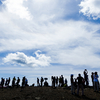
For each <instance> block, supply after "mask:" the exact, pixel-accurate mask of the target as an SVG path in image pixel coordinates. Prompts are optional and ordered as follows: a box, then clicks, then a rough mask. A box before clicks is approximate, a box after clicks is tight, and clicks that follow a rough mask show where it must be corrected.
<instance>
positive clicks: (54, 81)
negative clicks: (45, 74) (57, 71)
mask: <svg viewBox="0 0 100 100" xmlns="http://www.w3.org/2000/svg"><path fill="white" fill-rule="evenodd" d="M53 87H55V76H53Z"/></svg>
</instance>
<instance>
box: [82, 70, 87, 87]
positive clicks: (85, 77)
mask: <svg viewBox="0 0 100 100" xmlns="http://www.w3.org/2000/svg"><path fill="white" fill-rule="evenodd" d="M83 74H84V79H85V84H86V85H87V83H88V82H87V81H88V76H87V74H88V71H87V69H85V70H84V72H83Z"/></svg>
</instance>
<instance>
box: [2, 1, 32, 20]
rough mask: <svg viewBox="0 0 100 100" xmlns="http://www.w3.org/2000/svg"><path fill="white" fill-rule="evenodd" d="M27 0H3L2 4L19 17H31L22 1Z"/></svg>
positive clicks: (28, 18)
mask: <svg viewBox="0 0 100 100" xmlns="http://www.w3.org/2000/svg"><path fill="white" fill-rule="evenodd" d="M24 2H26V3H27V0H18V1H16V0H4V1H2V4H3V5H5V7H6V9H7V11H8V12H9V13H12V14H16V15H18V16H19V17H20V18H22V19H23V18H25V19H27V20H30V19H31V14H30V12H29V11H28V7H25V6H24V5H23V3H24Z"/></svg>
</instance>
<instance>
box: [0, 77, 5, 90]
mask: <svg viewBox="0 0 100 100" xmlns="http://www.w3.org/2000/svg"><path fill="white" fill-rule="evenodd" d="M4 82H5V80H4V78H1V86H2V89H3V86H4Z"/></svg>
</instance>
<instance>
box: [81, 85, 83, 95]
mask: <svg viewBox="0 0 100 100" xmlns="http://www.w3.org/2000/svg"><path fill="white" fill-rule="evenodd" d="M81 90H82V95H84V88H83V85H82V84H81Z"/></svg>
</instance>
